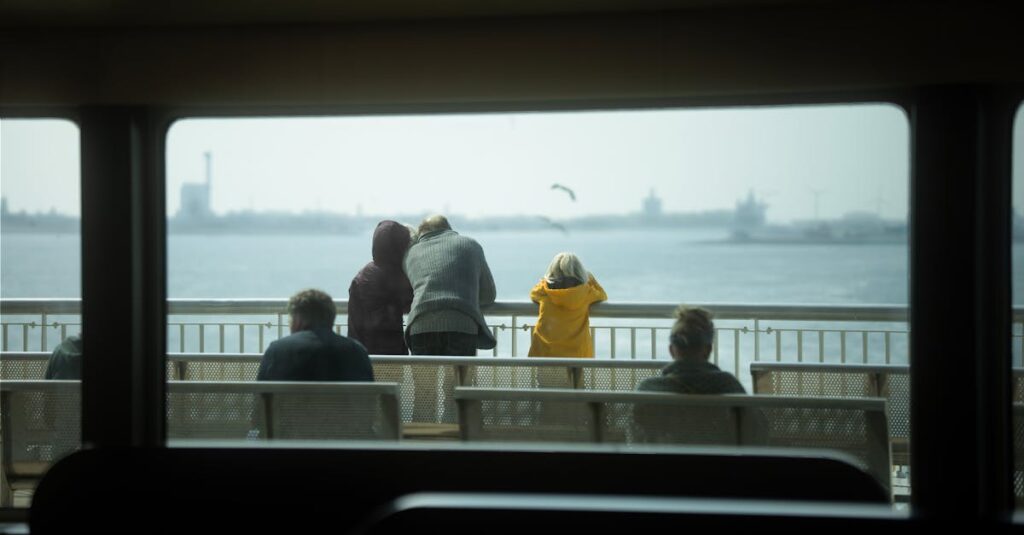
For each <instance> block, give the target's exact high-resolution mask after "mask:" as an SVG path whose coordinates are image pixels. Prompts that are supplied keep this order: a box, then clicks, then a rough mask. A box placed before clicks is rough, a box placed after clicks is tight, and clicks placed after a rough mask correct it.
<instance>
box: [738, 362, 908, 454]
mask: <svg viewBox="0 0 1024 535" xmlns="http://www.w3.org/2000/svg"><path fill="white" fill-rule="evenodd" d="M754 392H755V393H757V394H774V395H793V396H818V397H875V396H878V397H882V398H885V400H886V408H885V410H886V415H887V418H888V426H889V438H890V443H891V448H892V455H891V460H892V463H893V464H894V465H896V466H909V465H910V375H909V374H908V373H898V372H897V373H893V372H881V371H878V370H858V369H856V368H852V367H851V368H850V369H849V370H844V371H826V370H816V369H814V367H813V366H809V367H808V368H807V369H806V370H792V369H784V370H770V371H764V372H762V373H760V374H759V375H758V376H757V377H755V380H754Z"/></svg>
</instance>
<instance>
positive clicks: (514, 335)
mask: <svg viewBox="0 0 1024 535" xmlns="http://www.w3.org/2000/svg"><path fill="white" fill-rule="evenodd" d="M518 335H519V332H518V331H517V330H516V315H515V314H512V356H513V357H514V356H516V348H517V347H518V346H519V344H518V343H517V339H518V338H519V336H518Z"/></svg>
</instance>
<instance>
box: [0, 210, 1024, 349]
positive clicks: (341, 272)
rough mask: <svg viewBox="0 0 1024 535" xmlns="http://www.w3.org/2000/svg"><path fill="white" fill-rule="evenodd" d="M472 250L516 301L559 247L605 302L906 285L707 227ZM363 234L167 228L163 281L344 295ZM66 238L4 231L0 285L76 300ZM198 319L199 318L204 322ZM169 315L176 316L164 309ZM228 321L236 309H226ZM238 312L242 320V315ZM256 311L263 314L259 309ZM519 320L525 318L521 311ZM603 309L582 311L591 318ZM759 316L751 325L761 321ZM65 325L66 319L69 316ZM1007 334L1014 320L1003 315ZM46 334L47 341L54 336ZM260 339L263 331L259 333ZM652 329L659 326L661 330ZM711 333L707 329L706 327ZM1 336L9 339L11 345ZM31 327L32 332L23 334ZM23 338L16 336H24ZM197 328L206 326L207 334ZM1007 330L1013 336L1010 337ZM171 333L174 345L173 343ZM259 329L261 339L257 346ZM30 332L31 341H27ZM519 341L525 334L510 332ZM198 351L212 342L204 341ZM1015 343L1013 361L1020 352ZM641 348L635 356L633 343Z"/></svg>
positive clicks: (831, 251) (852, 345) (812, 247)
mask: <svg viewBox="0 0 1024 535" xmlns="http://www.w3.org/2000/svg"><path fill="white" fill-rule="evenodd" d="M467 234H468V235H470V236H472V237H473V238H475V239H477V240H478V241H479V242H480V243H481V245H482V246H483V248H484V251H485V253H486V255H487V259H488V263H489V264H490V266H491V269H492V272H493V274H494V278H495V282H496V285H497V290H498V299H499V300H503V301H525V300H526V299H528V294H529V291H530V288H532V287H533V285H534V284H536V282H537V281H538V279H539V278H540V277H541V276H542V275H543V273H544V270H545V269H546V267H547V264H548V262H549V261H550V260H551V258H552V257H553V256H554V255H555V254H556V253H558V252H560V251H573V252H576V253H577V254H579V255H580V256H581V258H582V259H583V261H584V263H585V265H586V267H587V268H588V269H589V270H591V271H592V272H593V273H594V274H595V276H596V277H597V278H598V280H599V281H600V282H601V284H602V285H603V286H604V287H605V289H606V290H607V292H608V295H609V300H610V301H612V302H616V301H617V302H661V303H666V302H667V303H748V304H764V303H771V304H828V305H850V304H896V305H901V304H906V302H907V288H908V284H907V282H908V280H907V277H908V264H907V262H908V258H907V247H906V245H902V244H868V245H821V244H780V245H769V244H729V243H724V242H723V241H722V239H723V238H724V237H725V231H721V230H686V231H676V230H661V229H659V230H642V231H641V230H636V229H627V230H615V231H586V232H583V231H577V232H572V233H571V234H562V233H558V232H493V231H492V232H473V233H467ZM370 243H371V235H370V234H369V233H367V234H362V235H341V236H324V235H259V236H257V235H244V236H241V235H239V236H230V235H172V236H170V238H169V241H168V247H169V261H168V275H169V277H168V278H169V280H168V289H169V295H170V297H172V298H285V297H288V296H289V295H291V294H292V293H294V292H295V291H296V290H298V289H300V288H304V287H318V288H322V289H324V290H326V291H328V292H329V293H330V294H331V295H333V296H335V297H337V298H347V295H348V285H349V283H350V281H351V279H352V277H353V276H354V275H355V273H356V272H357V271H358V270H359V269H360V268H361V267H362V266H363V265H364V264H365V263H366V262H368V261H369V260H370ZM1013 254H1014V270H1015V272H1014V280H1015V281H1022V280H1024V246H1022V245H1021V244H1015V246H1014V249H1013ZM79 256H80V255H79V241H78V237H77V236H74V235H37V234H5V235H3V236H2V243H0V296H3V297H78V296H80V295H81V290H80V279H79V271H80V267H79V266H80V260H79ZM1014 302H1016V303H1024V285H1021V284H1019V283H1018V284H1016V285H1015V288H1014ZM209 319H210V318H206V320H207V321H209ZM177 321H190V319H189V318H177ZM234 321H238V320H234ZM249 321H256V320H252V319H250V320H249ZM260 321H265V320H260ZM523 321H528V320H525V319H524V320H523ZM608 321H612V320H605V319H595V321H594V322H593V323H594V325H602V324H607V323H606V322H608ZM614 322H615V323H616V324H617V325H630V326H639V325H645V326H658V327H666V326H668V325H669V324H670V321H669V320H667V319H666V320H633V321H629V320H627V321H623V320H615V321H614ZM717 323H718V325H719V327H720V328H722V327H724V328H730V327H732V328H742V327H743V326H744V325H747V322H740V321H733V322H729V321H720V322H717ZM799 324H800V325H799V326H800V327H801V328H810V329H813V328H819V327H820V328H827V329H835V328H837V327H839V325H837V324H831V325H827V324H825V323H821V324H819V323H817V322H799ZM771 326H772V327H774V328H780V327H781V328H793V327H794V326H795V324H794V323H793V322H789V325H787V322H772V324H771ZM764 327H765V326H764V325H762V328H764ZM851 327H852V328H860V329H868V330H871V329H880V330H903V329H904V328H905V325H893V324H864V323H861V324H859V325H857V326H856V327H853V326H851ZM69 329H71V331H74V330H75V328H74V326H72V327H69ZM1015 329H1017V330H1018V331H1019V329H1020V326H1015ZM256 332H257V331H256V329H255V328H252V329H250V330H248V331H246V334H245V337H246V340H248V341H247V342H245V346H244V347H245V350H247V351H253V350H257V347H256V346H257V345H258V344H257V343H256V342H255V341H254V339H255V337H256ZM637 332H638V335H637V340H636V341H635V342H636V344H637V347H639V348H644V349H643V351H641V352H639V358H650V356H651V349H650V348H651V346H652V339H651V335H650V334H649V333H647V332H644V331H642V330H641V331H637ZM723 332H724V333H725V334H724V335H723V336H722V339H721V340H720V341H719V344H718V348H719V349H720V351H721V352H722V354H723V356H722V358H723V359H724V360H725V361H730V360H735V362H733V363H732V364H731V365H730V366H729V367H730V368H736V369H740V368H741V366H742V362H740V360H741V359H740V357H735V355H737V354H742V355H743V357H742V360H743V361H744V362H745V361H747V360H748V359H749V355H750V354H751V353H752V344H753V337H752V336H751V335H748V334H744V335H743V336H742V340H741V341H740V343H739V344H736V343H735V342H734V340H732V338H731V337H732V334H733V333H732V332H730V331H723ZM59 334H60V333H57V332H51V333H49V334H48V335H47V336H48V340H49V341H48V344H49V345H50V346H51V347H52V345H53V344H54V343H56V342H58V341H59V339H60V337H59ZM267 334H268V336H276V333H274V332H271V331H269V330H268V331H267ZM662 334H664V333H662ZM720 334H721V333H720ZM17 336H18V334H17V333H16V332H15V333H12V343H15V344H16V343H18V340H17ZM31 336H35V335H31ZM31 336H30V337H31ZM207 336H215V334H210V333H208V334H207ZM227 336H228V339H227V343H226V347H227V349H226V350H227V351H233V350H240V349H239V348H241V347H242V346H241V345H239V344H240V342H239V340H238V339H239V336H237V335H235V334H232V333H231V332H228V334H227ZM598 336H599V338H602V339H596V340H595V345H596V346H597V352H598V356H608V355H609V354H610V352H611V345H610V343H609V340H608V331H601V332H599V333H598ZM882 336H883V335H882V334H880V333H875V334H871V335H869V338H870V339H869V341H868V342H869V343H868V346H869V348H870V349H864V348H865V345H864V344H863V341H862V340H861V339H860V336H851V337H849V339H848V340H847V342H846V343H847V346H846V351H847V352H848V353H849V354H851V355H854V356H856V358H857V360H860V356H861V355H862V354H863V355H864V357H863V358H864V360H866V361H869V362H883V361H884V358H885V355H884V351H883V350H882V348H883V347H884V344H883V339H882ZM1017 336H1018V340H1019V336H1020V333H1019V332H1018V334H1017ZM196 338H197V334H191V335H188V334H186V336H185V337H182V336H179V334H178V331H177V330H176V329H174V328H173V327H172V329H171V332H170V333H169V344H170V347H171V350H172V351H198V350H199V346H198V345H197V344H198V342H197V341H196ZM661 338H662V335H661V334H659V335H658V339H657V340H655V341H654V345H655V346H657V349H656V352H657V353H658V354H657V357H658V358H667V354H662V353H664V352H666V351H667V349H666V348H667V344H665V343H662V342H663V341H662V340H661ZM182 340H185V342H182ZM269 340H270V338H268V339H267V340H266V343H269ZM839 342H840V340H839V335H838V334H837V333H831V334H828V335H826V339H825V340H824V343H823V345H819V344H818V340H817V337H816V336H808V337H805V339H804V340H803V348H804V351H805V352H806V354H807V355H809V356H810V358H815V357H816V355H817V354H818V352H819V347H825V349H824V352H825V353H826V354H827V355H826V360H834V359H836V358H838V355H839V354H840V352H841V349H839V348H840V345H839ZM891 342H892V351H891V352H892V353H893V355H894V357H893V359H894V360H893V362H905V359H906V355H907V342H908V340H907V337H906V336H905V335H894V337H893V339H892V340H891ZM33 343H35V342H33ZM509 343H510V342H509V338H508V337H507V336H506V337H505V338H501V337H499V348H498V351H499V353H500V354H509V347H508V344H509ZM517 343H518V344H519V347H520V348H522V349H520V351H523V350H524V349H525V348H526V347H528V345H529V334H528V332H525V331H519V332H518V338H517ZM628 343H629V340H628V334H627V335H624V336H623V335H620V338H619V339H618V340H617V342H616V348H617V350H618V351H619V353H618V354H619V355H623V354H625V353H624V352H625V351H628V348H627V347H624V346H623V344H628ZM761 343H762V355H763V356H764V357H765V358H773V356H774V355H772V353H773V352H774V350H775V347H776V346H775V345H774V338H773V335H770V334H763V335H761ZM206 344H207V346H206V347H207V348H208V349H206V350H211V349H209V348H213V347H216V346H215V345H214V344H215V342H214V341H213V340H212V339H208V340H207V341H206ZM1018 345H1019V344H1015V345H1014V362H1022V361H1021V359H1022V355H1021V354H1020V348H1019V347H1018ZM778 347H779V348H781V349H780V351H781V352H782V353H783V359H784V360H788V359H790V358H796V357H795V356H794V355H796V354H797V353H798V340H797V335H796V333H795V332H790V333H787V334H784V335H783V337H782V338H781V339H780V342H779V345H778ZM645 352H646V353H645Z"/></svg>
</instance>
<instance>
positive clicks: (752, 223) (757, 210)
mask: <svg viewBox="0 0 1024 535" xmlns="http://www.w3.org/2000/svg"><path fill="white" fill-rule="evenodd" d="M767 210H768V205H767V204H765V203H764V202H762V201H759V200H757V198H755V197H754V190H750V191H749V192H747V198H746V200H742V201H736V212H734V215H733V229H732V231H733V236H735V237H737V238H749V237H750V235H751V233H752V232H753V231H755V230H757V229H758V228H760V227H761V226H762V225H764V213H765V211H767Z"/></svg>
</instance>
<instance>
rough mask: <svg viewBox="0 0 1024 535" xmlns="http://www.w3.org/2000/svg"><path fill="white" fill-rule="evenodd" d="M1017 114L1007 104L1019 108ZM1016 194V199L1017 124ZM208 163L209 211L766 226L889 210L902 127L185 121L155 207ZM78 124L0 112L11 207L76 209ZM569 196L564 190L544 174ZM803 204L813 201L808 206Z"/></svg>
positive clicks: (548, 117)
mask: <svg viewBox="0 0 1024 535" xmlns="http://www.w3.org/2000/svg"><path fill="white" fill-rule="evenodd" d="M1018 115H1020V114H1018ZM1022 122H1024V121H1021V120H1018V121H1017V123H1016V126H1015V132H1014V134H1015V143H1014V155H1015V162H1016V164H1015V166H1014V167H1015V171H1014V172H1015V183H1016V184H1022V186H1019V187H1017V188H1015V192H1014V205H1015V206H1016V207H1018V210H1020V209H1021V208H1020V207H1022V206H1024V179H1022V176H1024V171H1022V169H1021V168H1022V166H1024V147H1022V146H1024V126H1022ZM207 151H209V152H211V153H212V158H213V166H212V169H213V177H212V178H213V181H212V192H211V194H212V208H213V210H214V212H216V213H219V214H225V213H228V212H234V211H243V210H257V211H268V210H273V211H289V212H301V211H317V210H319V211H329V212H337V213H357V212H359V213H363V214H366V215H390V214H418V213H423V212H443V213H454V214H461V215H468V216H471V217H479V216H488V215H514V214H530V215H545V216H548V217H552V218H570V217H577V216H583V215H591V214H602V213H615V214H625V213H630V212H636V211H638V210H639V209H640V206H641V202H642V199H643V198H644V197H646V196H647V195H648V193H649V192H650V191H651V190H653V191H654V192H655V193H656V195H657V196H659V197H660V198H661V199H662V201H663V208H664V210H665V211H667V212H679V211H701V210H715V209H731V208H733V207H734V206H735V203H736V201H737V200H738V199H739V198H741V197H744V196H746V194H747V192H748V191H750V190H753V191H754V192H755V194H756V195H757V196H758V197H759V198H761V199H763V200H764V201H765V202H767V203H768V205H769V208H768V212H767V216H768V219H769V221H775V222H787V221H793V220H801V219H810V218H813V217H814V216H815V211H816V204H817V213H818V215H819V216H820V217H822V218H832V217H839V216H841V215H842V214H844V213H848V212H854V211H863V212H870V213H877V214H880V215H882V216H883V217H886V218H894V219H902V218H905V216H906V213H907V202H908V201H907V199H908V187H909V126H908V122H907V118H906V115H905V114H904V113H903V111H902V110H900V109H899V108H896V107H894V106H891V105H886V104H868V105H828V106H799V107H762V108H717V109H695V110H693V109H691V110H678V109H666V110H644V111H614V112H559V113H548V112H545V113H501V114H472V115H420V116H362V117H359V116H356V117H351V116H350V117H325V118H259V119H220V118H217V119H187V120H181V121H178V122H177V123H175V124H174V125H172V127H171V129H170V131H169V133H168V137H167V177H168V191H167V210H168V214H169V215H173V214H174V213H175V212H177V210H178V205H179V197H180V195H179V192H180V189H181V185H182V184H183V183H186V182H196V183H198V182H201V181H202V180H203V179H204V176H205V163H204V158H203V153H204V152H207ZM78 158H79V152H78V133H77V129H76V127H75V126H74V125H73V124H72V123H69V122H66V121H55V120H0V195H3V196H4V197H6V198H7V201H8V203H9V207H10V209H11V210H15V211H19V210H27V211H30V212H38V211H44V212H45V211H49V210H51V209H54V210H56V211H59V212H62V213H68V214H75V215H77V214H78V213H79V211H80V210H79V206H78V202H79V192H78V180H79V170H78V165H79V164H78ZM555 183H558V184H562V185H565V186H567V187H569V188H571V189H572V190H573V191H574V192H575V193H576V196H577V198H576V201H575V202H574V201H572V200H571V199H570V198H569V196H568V195H567V194H565V193H564V192H562V191H558V190H552V189H551V185H552V184H555ZM815 199H817V203H815Z"/></svg>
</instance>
